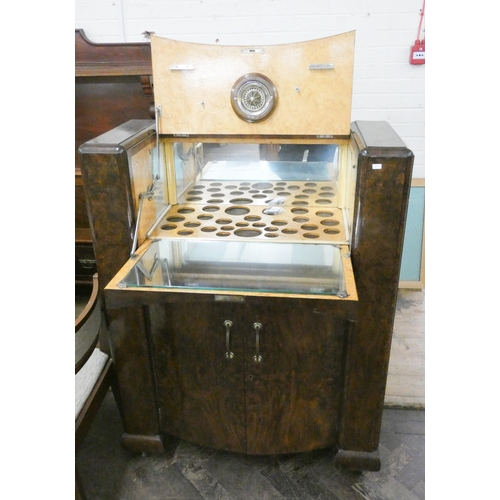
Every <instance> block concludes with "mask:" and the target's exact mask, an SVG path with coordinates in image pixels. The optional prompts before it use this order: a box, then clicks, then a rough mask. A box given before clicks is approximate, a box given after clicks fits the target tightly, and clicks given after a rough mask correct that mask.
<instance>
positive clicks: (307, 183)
mask: <svg viewBox="0 0 500 500" xmlns="http://www.w3.org/2000/svg"><path fill="white" fill-rule="evenodd" d="M304 186H307V187H316V186H317V184H316V183H315V182H306V183H305V184H304Z"/></svg>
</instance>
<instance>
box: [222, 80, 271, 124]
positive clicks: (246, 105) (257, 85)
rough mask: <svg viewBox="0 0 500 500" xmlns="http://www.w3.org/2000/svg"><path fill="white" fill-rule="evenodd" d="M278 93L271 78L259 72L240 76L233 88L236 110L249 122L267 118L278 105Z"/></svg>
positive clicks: (232, 99)
mask: <svg viewBox="0 0 500 500" xmlns="http://www.w3.org/2000/svg"><path fill="white" fill-rule="evenodd" d="M277 100H278V94H277V92H276V87H275V86H274V85H273V83H272V82H271V80H269V78H267V77H265V76H264V75H261V74H259V73H249V74H248V75H244V76H242V77H241V78H239V79H238V80H237V81H236V83H235V84H234V85H233V88H232V89H231V105H232V107H233V110H234V112H235V113H236V114H237V115H238V116H239V117H240V118H241V119H242V120H245V121H247V122H258V121H261V120H264V119H265V118H267V117H268V116H269V115H270V114H271V113H272V112H273V110H274V108H275V107H276V103H277Z"/></svg>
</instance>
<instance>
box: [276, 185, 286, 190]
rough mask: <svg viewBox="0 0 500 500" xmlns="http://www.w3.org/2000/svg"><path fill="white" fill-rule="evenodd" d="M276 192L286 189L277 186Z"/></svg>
mask: <svg viewBox="0 0 500 500" xmlns="http://www.w3.org/2000/svg"><path fill="white" fill-rule="evenodd" d="M274 190H275V191H284V190H285V188H284V187H281V186H277V187H275V188H274Z"/></svg>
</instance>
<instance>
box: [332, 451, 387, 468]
mask: <svg viewBox="0 0 500 500" xmlns="http://www.w3.org/2000/svg"><path fill="white" fill-rule="evenodd" d="M333 465H335V467H338V468H339V469H351V470H370V471H379V470H380V466H381V464H380V455H379V452H378V450H376V451H372V452H369V451H350V450H339V451H338V453H337V454H336V455H335V458H334V459H333Z"/></svg>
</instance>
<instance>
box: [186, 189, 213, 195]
mask: <svg viewBox="0 0 500 500" xmlns="http://www.w3.org/2000/svg"><path fill="white" fill-rule="evenodd" d="M209 191H210V189H209ZM188 194H203V191H197V190H194V191H188Z"/></svg>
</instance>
